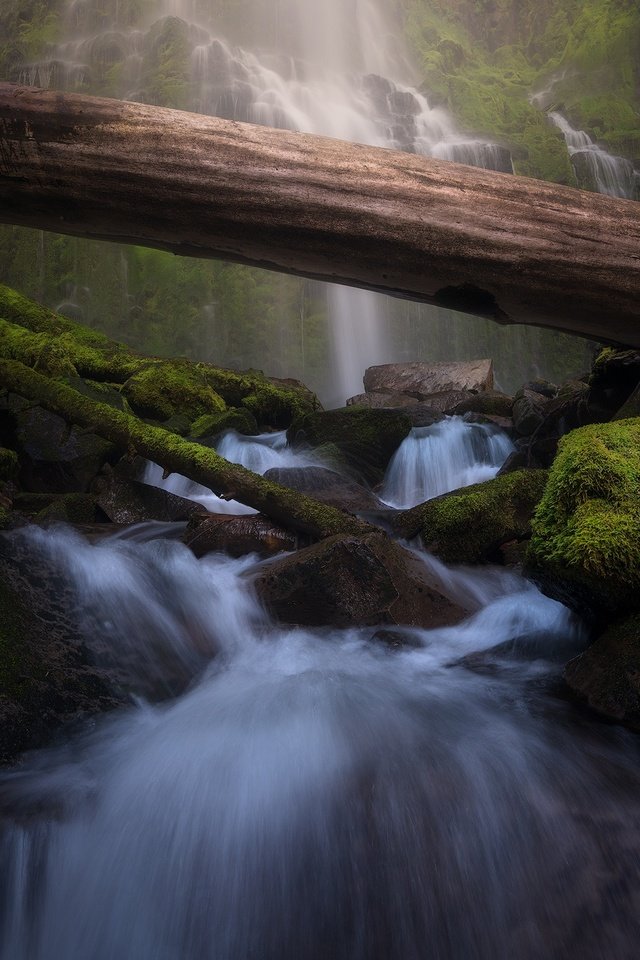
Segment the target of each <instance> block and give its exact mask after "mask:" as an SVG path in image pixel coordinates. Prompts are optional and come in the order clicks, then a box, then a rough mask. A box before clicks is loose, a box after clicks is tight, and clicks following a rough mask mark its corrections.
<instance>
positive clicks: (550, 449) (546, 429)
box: [529, 380, 594, 467]
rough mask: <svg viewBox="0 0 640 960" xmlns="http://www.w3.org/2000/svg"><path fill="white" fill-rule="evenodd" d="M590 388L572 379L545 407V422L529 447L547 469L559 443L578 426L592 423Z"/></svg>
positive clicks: (530, 453)
mask: <svg viewBox="0 0 640 960" xmlns="http://www.w3.org/2000/svg"><path fill="white" fill-rule="evenodd" d="M590 392H591V391H590V388H589V386H588V384H586V383H585V382H584V381H582V380H569V381H567V382H566V383H563V384H562V386H560V387H559V388H558V392H557V394H556V396H555V397H553V398H551V399H549V400H546V402H545V403H544V405H543V406H542V417H543V419H542V423H541V424H540V425H539V426H538V428H537V429H536V431H535V434H534V435H533V436H532V438H531V442H530V444H529V456H530V458H532V459H535V460H537V461H538V463H540V464H542V466H543V467H550V466H551V464H552V463H553V460H554V458H555V455H556V453H557V450H558V441H559V439H560V437H562V436H564V435H565V433H569V432H570V431H571V430H575V429H576V427H581V426H584V425H585V424H587V423H592V422H593V420H594V410H593V409H592V408H591V407H590V404H589V397H590Z"/></svg>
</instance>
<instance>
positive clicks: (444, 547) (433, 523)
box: [395, 470, 547, 563]
mask: <svg viewBox="0 0 640 960" xmlns="http://www.w3.org/2000/svg"><path fill="white" fill-rule="evenodd" d="M546 482H547V471H546V470H516V471H514V472H513V473H507V474H505V475H504V476H502V477H496V478H495V479H494V480H488V481H487V482H486V483H476V484H473V486H470V487H464V488H463V489H462V490H456V491H454V492H453V493H447V494H445V495H444V496H442V497H436V499H434V500H428V501H427V502H426V503H421V504H419V505H418V506H417V507H413V508H412V509H411V510H406V511H405V512H404V513H402V514H400V516H399V517H398V519H397V521H396V522H395V527H396V530H397V532H398V533H399V534H400V535H401V536H404V537H408V538H411V537H415V536H420V537H421V539H422V541H423V543H424V545H425V547H426V549H427V550H429V551H430V552H432V553H435V554H436V556H438V557H440V559H441V560H444V561H445V563H481V562H483V561H487V560H495V559H496V551H497V549H498V547H499V546H500V545H501V544H503V543H508V542H509V541H511V540H525V539H526V538H527V537H528V536H529V535H530V532H531V517H532V515H533V512H534V510H535V508H536V506H537V505H538V503H539V502H540V498H541V497H542V495H543V492H544V489H545V484H546Z"/></svg>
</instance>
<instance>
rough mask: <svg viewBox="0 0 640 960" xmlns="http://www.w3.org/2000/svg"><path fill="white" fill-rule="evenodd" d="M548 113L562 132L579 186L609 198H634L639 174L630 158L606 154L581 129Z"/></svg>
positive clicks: (554, 113) (554, 112) (561, 117)
mask: <svg viewBox="0 0 640 960" xmlns="http://www.w3.org/2000/svg"><path fill="white" fill-rule="evenodd" d="M548 116H549V119H550V120H551V121H552V122H553V123H554V124H555V125H556V127H558V129H559V130H561V131H562V135H563V137H564V139H565V142H566V144H567V149H568V150H569V156H570V157H571V163H572V165H573V168H574V170H575V174H576V178H577V180H578V183H579V184H580V186H583V187H587V188H588V189H591V190H595V191H596V192H597V193H604V194H607V195H608V196H610V197H623V198H626V199H628V200H633V199H634V198H635V196H636V191H637V189H638V184H639V182H640V176H639V174H638V172H637V171H636V170H635V169H634V166H633V164H632V163H631V161H630V160H626V159H625V158H624V157H615V156H613V155H612V154H610V153H607V151H606V150H603V148H602V147H600V146H598V144H597V143H594V142H593V140H592V139H591V137H590V136H589V135H588V134H587V133H585V131H584V130H575V129H574V128H573V127H572V126H571V124H570V123H569V121H568V120H567V119H566V117H564V116H563V115H562V114H561V113H558V111H557V110H551V111H550V112H549V114H548Z"/></svg>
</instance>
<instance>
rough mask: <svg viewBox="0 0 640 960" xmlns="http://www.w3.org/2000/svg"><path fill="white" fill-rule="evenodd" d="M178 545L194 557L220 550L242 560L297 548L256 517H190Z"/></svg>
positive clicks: (280, 530) (293, 540)
mask: <svg viewBox="0 0 640 960" xmlns="http://www.w3.org/2000/svg"><path fill="white" fill-rule="evenodd" d="M182 542H183V543H184V544H186V546H187V547H189V548H190V549H191V550H192V551H193V553H194V554H195V555H196V557H203V556H204V555H205V554H207V553H212V552H213V551H215V550H223V551H224V552H225V553H228V554H230V555H231V556H232V557H243V556H245V555H246V554H248V553H258V554H260V556H261V557H271V556H273V555H275V554H277V553H282V552H283V551H288V550H295V549H296V547H297V546H298V540H297V538H296V537H295V536H294V535H293V534H292V533H291V532H290V531H288V530H285V529H284V528H283V527H279V526H278V525H277V524H275V523H272V521H271V520H269V519H268V518H267V517H264V516H263V515H262V514H260V513H258V514H250V515H249V516H246V515H242V516H228V515H224V514H219V515H218V514H201V513H199V514H194V515H193V516H192V517H191V519H190V520H189V524H188V526H187V529H186V531H185V533H184V536H183V538H182Z"/></svg>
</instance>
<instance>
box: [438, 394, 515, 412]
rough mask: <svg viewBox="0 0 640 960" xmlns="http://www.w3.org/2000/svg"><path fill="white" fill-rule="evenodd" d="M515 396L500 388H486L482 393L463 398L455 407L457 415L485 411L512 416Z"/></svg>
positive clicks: (454, 410)
mask: <svg viewBox="0 0 640 960" xmlns="http://www.w3.org/2000/svg"><path fill="white" fill-rule="evenodd" d="M513 399H514V398H513V397H510V396H508V395H507V394H506V393H501V392H500V391H499V390H485V391H483V392H482V393H476V394H471V395H469V396H467V397H465V398H463V399H462V400H461V401H460V402H459V403H458V404H457V405H456V406H455V407H454V409H453V411H452V412H453V413H454V414H456V415H457V416H463V415H464V414H465V413H484V414H488V415H489V416H496V417H505V418H507V419H509V418H510V417H511V409H512V407H513Z"/></svg>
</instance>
